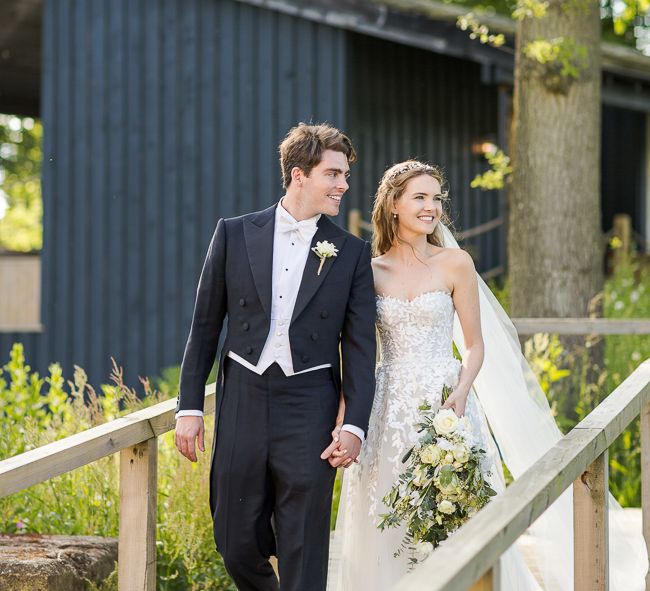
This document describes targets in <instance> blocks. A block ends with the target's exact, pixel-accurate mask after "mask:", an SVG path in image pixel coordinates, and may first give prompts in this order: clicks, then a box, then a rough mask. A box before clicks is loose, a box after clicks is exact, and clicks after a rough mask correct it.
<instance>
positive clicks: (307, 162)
mask: <svg viewBox="0 0 650 591" xmlns="http://www.w3.org/2000/svg"><path fill="white" fill-rule="evenodd" d="M278 150H279V151H280V168H281V169H282V186H283V187H284V188H285V189H286V188H287V187H288V186H289V185H290V184H291V171H292V170H293V168H294V167H296V166H297V167H298V168H300V169H301V170H302V171H303V172H304V173H305V174H306V175H307V176H309V173H310V172H311V169H312V168H314V166H318V164H319V163H320V161H321V160H322V158H323V152H324V151H325V150H334V151H335V152H342V153H343V154H345V156H346V157H347V159H348V164H352V163H353V162H354V161H355V160H356V159H357V153H356V152H355V151H354V147H353V146H352V142H351V141H350V138H349V137H348V136H346V135H345V134H344V133H343V132H341V131H339V130H338V129H336V127H332V126H331V125H328V124H327V123H321V124H317V125H308V124H307V123H299V124H298V125H296V126H295V127H293V128H292V129H290V130H289V133H287V135H286V137H285V138H284V139H283V140H282V143H281V144H280V145H279V146H278Z"/></svg>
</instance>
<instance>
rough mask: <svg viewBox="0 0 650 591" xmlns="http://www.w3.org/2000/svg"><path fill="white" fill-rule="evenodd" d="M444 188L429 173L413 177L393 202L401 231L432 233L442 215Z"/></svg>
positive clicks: (394, 212)
mask: <svg viewBox="0 0 650 591" xmlns="http://www.w3.org/2000/svg"><path fill="white" fill-rule="evenodd" d="M442 200H443V194H442V188H441V187H440V183H439V182H438V180H437V179H434V178H433V177H431V176H429V175H428V174H421V175H420V176H416V177H413V178H412V179H411V180H410V181H409V182H408V183H407V184H406V187H405V189H404V192H403V193H402V195H401V196H400V198H399V199H398V200H397V201H395V203H394V204H393V212H392V213H393V214H397V222H398V227H399V233H400V234H402V235H403V234H404V232H410V233H413V234H431V233H432V232H433V231H434V230H435V228H436V226H437V225H438V222H439V221H440V217H441V216H442Z"/></svg>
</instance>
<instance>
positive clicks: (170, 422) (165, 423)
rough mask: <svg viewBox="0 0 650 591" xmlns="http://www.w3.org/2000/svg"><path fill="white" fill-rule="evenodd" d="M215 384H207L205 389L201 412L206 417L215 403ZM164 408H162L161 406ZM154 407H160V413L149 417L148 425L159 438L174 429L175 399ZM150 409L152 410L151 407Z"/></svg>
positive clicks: (211, 411)
mask: <svg viewBox="0 0 650 591" xmlns="http://www.w3.org/2000/svg"><path fill="white" fill-rule="evenodd" d="M215 389H216V387H215V384H214V383H212V384H208V385H207V386H206V387H205V403H204V406H203V412H204V414H206V415H209V414H211V413H213V412H214V402H215V400H214V399H215ZM163 404H165V405H166V406H165V407H163V406H162V405H163ZM156 407H160V413H156V414H154V415H152V416H151V417H149V424H150V425H151V429H152V431H153V434H154V435H155V436H156V437H160V435H162V434H163V433H167V431H171V430H172V429H175V428H176V419H175V418H174V417H175V415H176V399H175V398H174V399H172V400H166V401H165V402H163V403H161V404H157V405H156ZM151 408H154V407H153V406H152V407H151Z"/></svg>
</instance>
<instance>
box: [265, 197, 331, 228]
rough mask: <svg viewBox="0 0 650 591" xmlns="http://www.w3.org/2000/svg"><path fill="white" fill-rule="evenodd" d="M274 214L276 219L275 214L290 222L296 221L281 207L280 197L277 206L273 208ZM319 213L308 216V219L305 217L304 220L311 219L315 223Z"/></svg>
mask: <svg viewBox="0 0 650 591" xmlns="http://www.w3.org/2000/svg"><path fill="white" fill-rule="evenodd" d="M275 215H276V219H277V216H281V217H283V218H285V219H286V220H288V221H290V222H292V223H295V222H297V221H298V220H296V219H295V218H294V217H293V216H292V215H291V214H290V213H289V212H288V211H287V210H286V209H285V208H284V207H282V199H280V201H279V202H278V208H277V209H276V210H275ZM321 215H322V214H320V213H317V214H316V215H315V216H314V217H311V218H308V219H306V220H304V221H312V220H313V221H314V223H317V222H318V220H319V219H320V216H321Z"/></svg>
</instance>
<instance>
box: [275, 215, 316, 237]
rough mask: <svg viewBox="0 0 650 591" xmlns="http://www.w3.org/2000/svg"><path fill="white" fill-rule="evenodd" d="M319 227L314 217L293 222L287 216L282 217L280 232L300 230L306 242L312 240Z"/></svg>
mask: <svg viewBox="0 0 650 591" xmlns="http://www.w3.org/2000/svg"><path fill="white" fill-rule="evenodd" d="M317 229H318V226H317V225H316V220H314V219H309V220H302V221H300V222H292V221H291V220H288V219H287V218H285V217H280V224H279V226H278V230H279V231H280V232H294V231H295V232H298V234H299V235H300V237H301V238H302V239H303V240H304V241H305V242H311V239H312V238H313V237H314V234H315V233H316V230H317Z"/></svg>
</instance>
